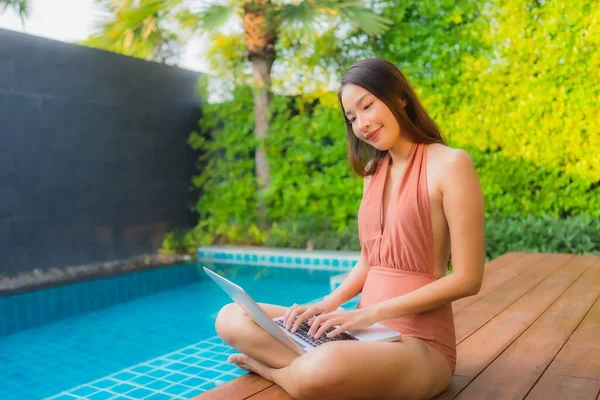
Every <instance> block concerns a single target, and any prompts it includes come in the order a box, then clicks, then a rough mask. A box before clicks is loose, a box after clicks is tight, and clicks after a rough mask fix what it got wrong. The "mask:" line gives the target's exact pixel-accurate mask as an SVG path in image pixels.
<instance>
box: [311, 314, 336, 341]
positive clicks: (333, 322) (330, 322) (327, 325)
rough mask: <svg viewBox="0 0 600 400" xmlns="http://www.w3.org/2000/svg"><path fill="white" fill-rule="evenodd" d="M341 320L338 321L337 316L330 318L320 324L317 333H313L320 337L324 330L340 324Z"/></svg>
mask: <svg viewBox="0 0 600 400" xmlns="http://www.w3.org/2000/svg"><path fill="white" fill-rule="evenodd" d="M341 322H342V321H340V320H339V319H338V318H335V319H330V320H328V321H326V322H324V323H323V325H321V327H320V328H319V330H318V331H317V333H316V334H315V338H317V339H318V338H320V337H321V336H322V335H323V334H324V333H325V332H327V331H328V330H329V329H330V328H332V327H333V326H335V325H338V324H340V323H341Z"/></svg>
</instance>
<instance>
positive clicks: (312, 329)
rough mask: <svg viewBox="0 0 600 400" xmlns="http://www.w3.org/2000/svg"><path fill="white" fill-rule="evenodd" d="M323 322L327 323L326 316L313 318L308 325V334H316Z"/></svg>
mask: <svg viewBox="0 0 600 400" xmlns="http://www.w3.org/2000/svg"><path fill="white" fill-rule="evenodd" d="M325 321H327V314H321V315H319V316H318V317H315V318H314V319H313V320H312V322H311V324H310V329H309V330H308V334H309V335H311V336H314V335H315V333H317V330H319V327H320V326H321V324H322V323H323V322H325Z"/></svg>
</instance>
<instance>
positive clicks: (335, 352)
mask: <svg viewBox="0 0 600 400" xmlns="http://www.w3.org/2000/svg"><path fill="white" fill-rule="evenodd" d="M334 344H337V343H331V345H329V344H328V345H327V346H323V347H320V348H318V349H316V350H314V353H312V354H307V355H306V357H305V360H302V358H303V357H301V358H299V359H297V360H296V361H295V362H300V361H302V365H299V366H298V367H299V368H298V369H297V371H295V372H296V377H295V378H296V393H295V394H294V398H298V399H300V400H304V399H329V398H334V397H335V396H334V394H335V393H339V392H338V390H337V389H338V388H339V387H340V386H342V385H344V382H345V379H347V378H348V374H347V372H348V371H347V368H346V366H345V362H344V360H343V352H340V351H339V350H340V349H339V347H338V346H334Z"/></svg>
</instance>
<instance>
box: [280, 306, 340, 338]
mask: <svg viewBox="0 0 600 400" xmlns="http://www.w3.org/2000/svg"><path fill="white" fill-rule="evenodd" d="M338 307H339V304H336V303H335V302H334V301H332V300H330V299H328V298H325V299H323V300H321V301H319V302H316V303H314V304H310V305H308V306H299V305H298V304H294V305H293V306H291V307H290V308H288V309H287V311H286V312H285V315H284V316H283V324H284V326H285V327H286V328H287V329H291V331H292V332H296V330H297V329H298V327H299V326H300V324H301V323H302V322H304V321H306V320H307V319H309V318H311V317H314V316H315V315H321V314H325V313H328V312H331V311H333V310H335V309H337V308H338Z"/></svg>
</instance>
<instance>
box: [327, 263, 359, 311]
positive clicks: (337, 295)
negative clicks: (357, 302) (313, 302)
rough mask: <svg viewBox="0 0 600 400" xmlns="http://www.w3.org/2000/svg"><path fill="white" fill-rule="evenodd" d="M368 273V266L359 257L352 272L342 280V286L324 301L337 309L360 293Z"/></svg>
mask: <svg viewBox="0 0 600 400" xmlns="http://www.w3.org/2000/svg"><path fill="white" fill-rule="evenodd" d="M368 272H369V265H368V264H367V262H366V261H365V259H364V257H363V256H362V255H361V256H360V259H359V260H358V263H357V264H356V265H355V266H354V268H352V271H351V272H350V274H348V276H347V277H346V278H345V279H344V281H343V282H342V284H341V285H340V286H338V287H337V288H336V289H335V290H334V291H333V292H332V293H331V294H329V295H328V296H325V299H324V300H325V301H328V302H331V304H335V307H336V308H337V307H339V306H340V304H343V303H345V302H347V301H348V300H350V299H351V298H353V297H354V296H356V295H357V294H359V293H360V292H362V289H363V286H364V285H365V281H366V280H367V273H368Z"/></svg>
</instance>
